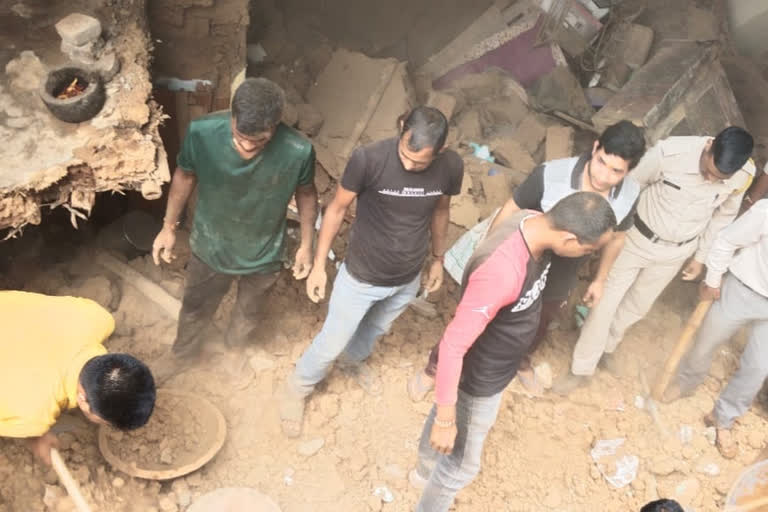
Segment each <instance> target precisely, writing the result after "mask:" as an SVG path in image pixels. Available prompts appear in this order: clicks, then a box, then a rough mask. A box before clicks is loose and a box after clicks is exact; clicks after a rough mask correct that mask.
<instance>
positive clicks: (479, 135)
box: [455, 110, 483, 143]
mask: <svg viewBox="0 0 768 512" xmlns="http://www.w3.org/2000/svg"><path fill="white" fill-rule="evenodd" d="M455 129H456V131H457V133H456V137H457V138H458V139H459V140H462V141H464V142H466V143H469V142H479V141H480V140H482V139H483V127H482V125H481V124H480V113H479V112H478V111H477V110H468V111H466V112H464V113H462V114H461V116H460V117H459V118H458V120H457V122H456V128H455Z"/></svg>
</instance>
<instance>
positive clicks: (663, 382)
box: [652, 300, 712, 400]
mask: <svg viewBox="0 0 768 512" xmlns="http://www.w3.org/2000/svg"><path fill="white" fill-rule="evenodd" d="M711 306H712V301H711V300H703V301H701V302H699V304H698V305H697V306H696V309H695V310H694V311H693V314H692V315H691V317H690V318H689V319H688V323H687V324H685V329H683V332H682V333H681V334H680V337H679V338H678V340H677V345H675V348H674V349H673V350H672V354H670V356H669V359H667V363H666V364H665V365H664V371H663V372H662V374H661V376H660V377H659V380H658V381H657V382H656V386H654V388H653V394H652V396H653V398H654V399H656V400H661V399H662V397H663V396H664V392H665V391H666V390H667V386H669V381H671V380H672V377H673V376H674V375H675V372H677V366H678V365H679V364H680V360H681V359H682V358H683V356H684V355H685V353H686V352H688V349H689V348H690V347H691V343H692V342H693V335H694V334H696V331H698V330H699V326H701V322H702V321H703V320H704V317H705V316H707V312H708V311H709V308H710V307H711Z"/></svg>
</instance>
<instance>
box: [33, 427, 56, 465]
mask: <svg viewBox="0 0 768 512" xmlns="http://www.w3.org/2000/svg"><path fill="white" fill-rule="evenodd" d="M26 441H27V447H29V449H30V451H31V452H32V453H33V454H34V455H35V457H37V458H38V459H40V460H41V461H42V462H43V464H45V465H46V466H50V465H51V448H58V447H59V440H58V439H57V438H56V435H54V434H53V433H51V432H46V433H45V434H43V435H42V436H40V437H28V438H27V440H26Z"/></svg>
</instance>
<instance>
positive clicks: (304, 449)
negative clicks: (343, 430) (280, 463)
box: [298, 437, 325, 457]
mask: <svg viewBox="0 0 768 512" xmlns="http://www.w3.org/2000/svg"><path fill="white" fill-rule="evenodd" d="M324 444H325V439H323V438H321V437H320V438H317V439H312V440H311V441H305V442H303V443H301V444H300V445H299V449H298V450H299V455H303V456H305V457H311V456H313V455H314V454H316V453H317V452H319V451H320V448H322V447H323V445H324Z"/></svg>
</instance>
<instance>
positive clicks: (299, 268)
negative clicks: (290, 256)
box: [293, 246, 312, 281]
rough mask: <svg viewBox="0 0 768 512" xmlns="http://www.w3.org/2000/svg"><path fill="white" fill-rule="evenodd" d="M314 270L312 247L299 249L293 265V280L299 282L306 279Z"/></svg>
mask: <svg viewBox="0 0 768 512" xmlns="http://www.w3.org/2000/svg"><path fill="white" fill-rule="evenodd" d="M310 270H312V247H303V246H302V247H299V249H298V250H297V251H296V259H295V262H294V263H293V278H294V279H296V280H297V281H298V280H300V279H304V278H305V277H307V276H308V275H309V271H310Z"/></svg>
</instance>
